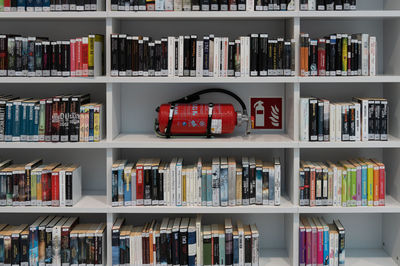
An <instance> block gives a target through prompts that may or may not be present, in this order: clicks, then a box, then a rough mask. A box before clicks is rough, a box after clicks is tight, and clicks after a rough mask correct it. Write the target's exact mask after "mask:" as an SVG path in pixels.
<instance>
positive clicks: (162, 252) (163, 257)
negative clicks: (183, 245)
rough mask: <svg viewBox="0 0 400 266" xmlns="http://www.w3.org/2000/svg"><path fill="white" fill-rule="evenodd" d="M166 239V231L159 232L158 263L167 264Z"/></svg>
mask: <svg viewBox="0 0 400 266" xmlns="http://www.w3.org/2000/svg"><path fill="white" fill-rule="evenodd" d="M168 251H169V249H168V239H167V233H166V232H164V231H161V232H160V263H161V264H168V259H167V257H168V256H167V253H168Z"/></svg>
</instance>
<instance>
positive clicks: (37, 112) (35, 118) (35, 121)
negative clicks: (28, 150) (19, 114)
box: [32, 104, 40, 142]
mask: <svg viewBox="0 0 400 266" xmlns="http://www.w3.org/2000/svg"><path fill="white" fill-rule="evenodd" d="M33 109H34V111H33V130H32V134H33V137H32V141H35V142H36V141H39V118H40V104H35V106H34V108H33Z"/></svg>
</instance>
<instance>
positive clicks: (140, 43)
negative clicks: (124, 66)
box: [138, 40, 144, 76]
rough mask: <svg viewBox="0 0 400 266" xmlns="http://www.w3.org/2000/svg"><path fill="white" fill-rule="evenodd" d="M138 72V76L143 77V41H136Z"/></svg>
mask: <svg viewBox="0 0 400 266" xmlns="http://www.w3.org/2000/svg"><path fill="white" fill-rule="evenodd" d="M138 54H139V56H138V71H139V73H138V74H139V76H143V66H144V42H143V40H139V41H138Z"/></svg>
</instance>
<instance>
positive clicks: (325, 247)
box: [324, 229, 329, 265]
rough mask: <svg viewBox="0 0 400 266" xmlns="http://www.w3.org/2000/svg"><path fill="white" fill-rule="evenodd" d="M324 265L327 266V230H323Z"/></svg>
mask: <svg viewBox="0 0 400 266" xmlns="http://www.w3.org/2000/svg"><path fill="white" fill-rule="evenodd" d="M324 265H329V229H328V230H324Z"/></svg>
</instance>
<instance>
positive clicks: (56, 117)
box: [51, 97, 61, 142]
mask: <svg viewBox="0 0 400 266" xmlns="http://www.w3.org/2000/svg"><path fill="white" fill-rule="evenodd" d="M60 107H61V98H60V97H54V98H53V104H52V115H51V141H53V142H59V141H60Z"/></svg>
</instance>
